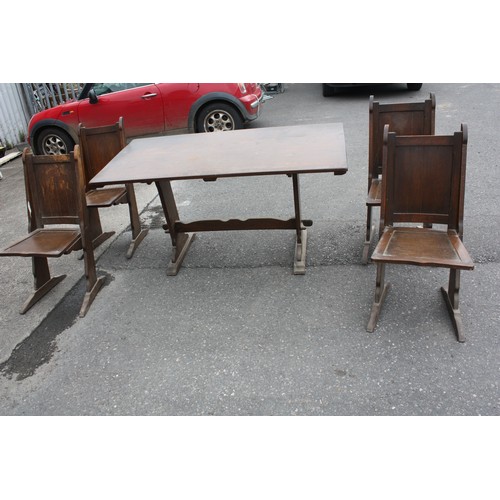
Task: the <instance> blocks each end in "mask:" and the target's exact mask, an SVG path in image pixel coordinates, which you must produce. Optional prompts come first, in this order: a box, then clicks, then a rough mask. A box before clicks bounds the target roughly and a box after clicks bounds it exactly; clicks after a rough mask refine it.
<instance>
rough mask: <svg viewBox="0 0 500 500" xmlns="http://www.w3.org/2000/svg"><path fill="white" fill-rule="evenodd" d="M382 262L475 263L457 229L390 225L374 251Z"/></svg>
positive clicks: (453, 265)
mask: <svg viewBox="0 0 500 500" xmlns="http://www.w3.org/2000/svg"><path fill="white" fill-rule="evenodd" d="M371 258H372V261H374V262H380V263H389V262H392V263H399V264H412V265H417V266H431V267H448V268H452V269H467V270H472V269H474V263H473V261H472V259H471V257H470V255H469V252H468V251H467V249H466V248H465V246H464V244H463V243H462V240H461V239H460V238H459V236H458V234H457V232H456V231H454V230H448V231H438V230H435V229H428V228H419V227H392V226H387V227H386V228H385V230H384V232H383V234H382V237H381V238H380V241H379V242H378V244H377V246H376V247H375V250H374V251H373V254H372V257H371Z"/></svg>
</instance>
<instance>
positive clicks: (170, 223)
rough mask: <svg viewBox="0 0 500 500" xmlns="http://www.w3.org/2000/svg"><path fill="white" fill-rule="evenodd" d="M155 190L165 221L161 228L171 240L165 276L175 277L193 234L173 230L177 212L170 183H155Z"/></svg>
mask: <svg viewBox="0 0 500 500" xmlns="http://www.w3.org/2000/svg"><path fill="white" fill-rule="evenodd" d="M156 188H157V189H158V194H159V196H160V201H161V206H162V208H163V213H164V214H165V219H166V221H167V223H166V224H165V225H164V226H163V227H164V228H165V229H166V230H168V233H169V234H170V239H171V240H172V259H171V261H170V263H169V265H168V267H167V276H175V275H176V274H177V273H178V272H179V269H180V267H181V265H182V261H183V260H184V257H185V256H186V253H187V251H188V249H189V246H190V245H191V243H192V241H193V239H194V237H195V233H191V234H189V233H179V232H177V231H176V229H175V224H176V223H177V222H179V212H178V210H177V205H176V203H175V198H174V193H173V191H172V186H171V184H170V181H157V182H156Z"/></svg>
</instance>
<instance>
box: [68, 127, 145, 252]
mask: <svg viewBox="0 0 500 500" xmlns="http://www.w3.org/2000/svg"><path fill="white" fill-rule="evenodd" d="M78 136H79V142H80V148H81V151H82V157H83V163H84V168H85V178H86V182H87V184H88V182H89V181H90V180H91V179H92V178H93V177H94V176H95V175H97V174H98V173H99V172H100V171H101V170H102V169H103V168H104V167H105V166H106V165H107V164H108V162H109V161H111V159H112V158H114V157H115V156H116V155H117V154H118V153H119V152H120V151H121V150H122V149H123V148H124V147H125V145H126V139H125V132H124V129H123V118H121V117H120V119H119V120H118V122H117V123H116V124H114V125H110V126H104V127H93V128H86V127H83V126H82V124H80V125H79V127H78ZM121 203H127V204H128V209H129V214H130V224H131V227H132V242H131V243H130V246H129V248H128V250H127V258H128V259H130V258H131V257H132V255H133V254H134V252H135V249H136V248H137V247H138V245H139V243H140V242H141V241H142V240H143V239H144V237H145V236H146V234H147V233H148V230H147V229H141V223H140V220H139V214H138V211H137V202H136V199H135V191H134V186H133V184H126V185H125V186H114V187H104V188H99V189H90V188H88V187H87V206H88V207H89V208H90V224H91V228H92V239H93V242H94V248H96V247H97V246H99V245H100V244H101V243H102V242H103V241H105V240H107V239H108V238H109V237H110V236H112V235H113V234H114V231H111V232H103V231H102V226H101V221H100V218H99V211H98V209H99V208H105V207H111V206H113V205H117V204H121Z"/></svg>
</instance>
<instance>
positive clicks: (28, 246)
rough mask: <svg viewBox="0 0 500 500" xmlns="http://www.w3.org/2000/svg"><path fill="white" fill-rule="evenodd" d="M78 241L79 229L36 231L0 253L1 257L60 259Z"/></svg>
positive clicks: (44, 229)
mask: <svg viewBox="0 0 500 500" xmlns="http://www.w3.org/2000/svg"><path fill="white" fill-rule="evenodd" d="M79 240H80V230H79V229H52V228H51V229H46V228H41V229H36V230H35V231H33V232H31V233H29V234H28V235H27V236H26V237H24V238H23V239H21V240H19V241H17V242H15V243H13V244H12V245H10V246H8V247H7V248H4V249H3V250H2V251H0V255H3V256H10V255H12V256H14V255H17V256H20V257H60V256H61V255H63V254H64V253H68V252H70V251H71V250H72V249H73V248H74V247H75V245H76V244H77V243H78V242H79Z"/></svg>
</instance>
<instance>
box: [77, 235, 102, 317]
mask: <svg viewBox="0 0 500 500" xmlns="http://www.w3.org/2000/svg"><path fill="white" fill-rule="evenodd" d="M83 259H84V263H85V266H84V267H85V279H86V281H87V291H86V292H85V296H84V298H83V303H82V307H81V308H80V314H79V316H80V318H83V317H84V316H85V315H86V314H87V311H88V310H89V308H90V306H91V304H92V302H93V301H94V299H95V297H96V295H97V292H98V291H99V290H100V289H101V288H102V285H103V284H104V279H105V278H104V276H101V277H99V278H98V277H97V272H96V268H95V257H94V249H93V248H92V242H83Z"/></svg>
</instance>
